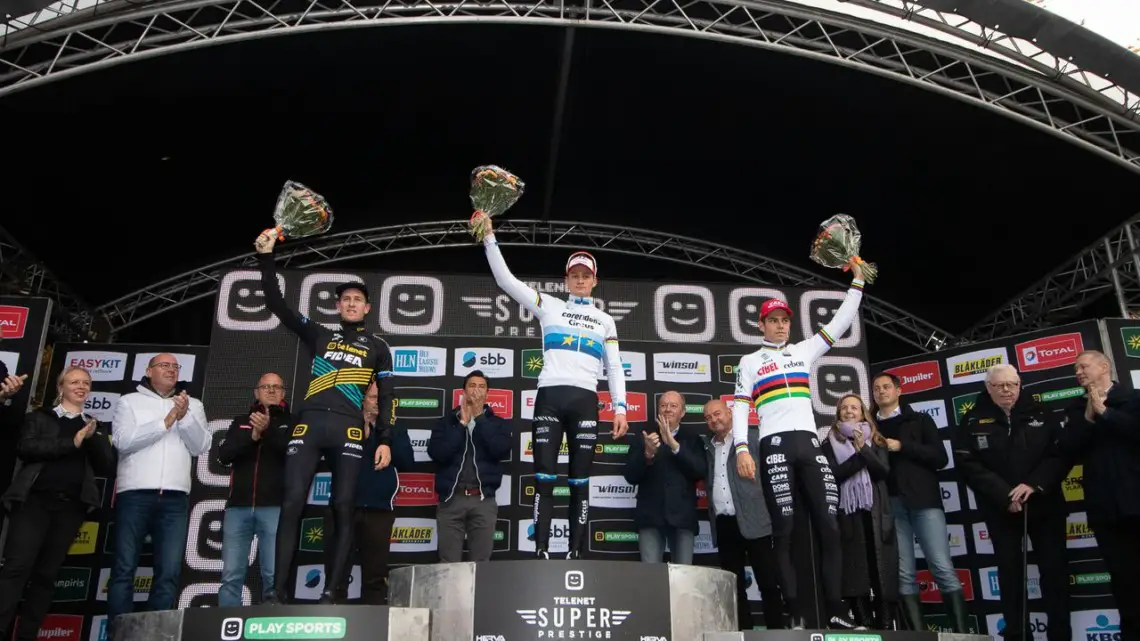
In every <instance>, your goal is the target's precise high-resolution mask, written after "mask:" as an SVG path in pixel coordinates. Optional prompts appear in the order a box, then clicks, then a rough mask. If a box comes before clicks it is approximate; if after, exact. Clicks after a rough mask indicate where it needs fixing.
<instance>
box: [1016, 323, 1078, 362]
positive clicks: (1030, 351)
mask: <svg viewBox="0 0 1140 641" xmlns="http://www.w3.org/2000/svg"><path fill="white" fill-rule="evenodd" d="M1084 349H1085V343H1084V340H1083V339H1082V338H1081V335H1080V333H1077V332H1073V333H1071V334H1057V335H1056V336H1046V337H1044V338H1038V339H1034V340H1031V341H1028V342H1025V343H1018V344H1017V345H1015V346H1014V348H1013V350H1014V352H1016V353H1017V366H1018V369H1020V370H1021V371H1022V372H1035V371H1037V370H1042V369H1053V368H1054V367H1064V366H1066V365H1072V364H1073V363H1075V362H1076V361H1077V354H1080V353H1081V352H1082V351H1084Z"/></svg>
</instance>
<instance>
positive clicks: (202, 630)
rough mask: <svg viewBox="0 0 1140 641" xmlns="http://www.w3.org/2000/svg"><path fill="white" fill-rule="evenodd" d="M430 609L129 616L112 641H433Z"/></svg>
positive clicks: (308, 608)
mask: <svg viewBox="0 0 1140 641" xmlns="http://www.w3.org/2000/svg"><path fill="white" fill-rule="evenodd" d="M430 620H431V613H430V612H429V611H428V610H426V609H416V608H392V607H387V606H377V605H258V606H251V607H245V608H187V609H185V610H164V611H161V612H139V613H137V614H124V615H122V616H121V617H119V619H118V620H117V621H116V623H115V626H114V631H113V633H112V634H113V636H112V639H111V641H158V640H161V641H182V640H185V641H214V640H217V641H246V640H248V641H269V640H274V639H305V640H309V641H326V640H328V641H334V640H335V641H388V640H391V641H428V640H429V639H430V637H431V631H430V630H431V626H430Z"/></svg>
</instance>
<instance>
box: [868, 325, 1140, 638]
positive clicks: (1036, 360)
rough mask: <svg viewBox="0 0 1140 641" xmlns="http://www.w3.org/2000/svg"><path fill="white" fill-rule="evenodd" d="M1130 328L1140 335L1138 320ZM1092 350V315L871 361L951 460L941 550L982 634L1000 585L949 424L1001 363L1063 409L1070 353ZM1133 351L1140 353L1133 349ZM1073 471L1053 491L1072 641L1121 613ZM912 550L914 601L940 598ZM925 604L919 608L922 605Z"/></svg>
mask: <svg viewBox="0 0 1140 641" xmlns="http://www.w3.org/2000/svg"><path fill="white" fill-rule="evenodd" d="M1135 326H1136V331H1137V333H1138V334H1140V322H1138V323H1135ZM1138 346H1140V345H1138ZM1101 347H1102V345H1101V334H1100V330H1099V325H1098V323H1097V321H1085V322H1081V323H1074V324H1072V325H1065V326H1062V327H1054V328H1052V329H1048V330H1041V331H1036V332H1031V333H1027V334H1022V335H1019V336H1013V337H1009V338H1003V339H999V340H994V341H988V342H984V343H978V344H975V345H969V346H966V347H958V348H954V349H947V350H944V351H941V352H938V353H936V354H922V355H919V356H914V357H911V358H905V359H899V360H893V361H887V362H884V363H876V364H875V366H874V371H876V372H878V371H882V370H885V371H888V372H891V373H893V374H895V375H896V376H898V377H899V378H900V379H902V391H903V397H902V401H903V402H904V403H909V404H910V406H911V407H912V408H914V409H915V410H916V411H921V412H925V413H927V414H929V415H930V416H931V417H932V418H933V419H934V422H935V423H936V424H937V425H938V427H939V430H940V431H941V433H942V437H943V443H944V444H945V446H946V450H947V453H948V454H950V457H951V458H950V464H949V465H948V466H947V468H946V469H944V470H942V471H941V472H940V476H941V478H942V483H941V484H942V504H943V508H944V509H945V510H946V522H947V530H948V532H947V534H948V536H949V538H950V553H951V555H952V557H953V559H954V565H955V566H956V568H957V572H958V576H959V578H960V579H961V581H962V584H963V586H964V588H965V590H966V593H965V595H966V599H967V600H968V601H970V609H971V613H972V615H971V622H972V623H976V624H977V625H978V631H979V632H980V633H982V634H990V635H997V634H998V633H1000V632H1001V631H1002V630H1003V629H1004V627H1005V621H1004V620H1003V619H1002V616H1001V606H1000V602H999V599H1000V598H1001V591H1002V588H1003V587H1006V586H1001V585H999V582H998V575H997V567H996V566H997V562H996V560H995V558H994V556H993V554H994V551H993V545H992V544H991V542H990V540H989V535H988V530H987V528H986V523H985V521H983V520H982V516H981V512H979V511H978V510H977V504H976V502H975V498H974V494H973V492H972V491H970V490H969V489H967V488H966V485H965V484H964V483H962V482H961V481H960V480H959V478H958V475H957V473H956V472H955V471H954V469H953V467H954V460H953V454H952V452H950V436H951V431H950V430H953V429H957V426H958V424H959V422H960V421H961V419H962V417H963V416H965V414H966V413H967V412H969V411H970V410H971V409H973V407H974V403H975V400H976V399H977V397H978V395H980V394H985V393H986V390H985V384H984V380H985V375H986V372H987V371H988V369H989V368H990V367H992V366H994V365H997V364H1000V363H1007V364H1010V365H1013V366H1015V367H1017V369H1018V371H1019V372H1020V373H1021V381H1022V389H1021V393H1022V394H1032V395H1033V396H1034V398H1036V399H1038V400H1039V401H1041V402H1042V403H1044V405H1045V406H1046V407H1047V408H1051V409H1053V410H1054V411H1056V412H1062V411H1063V410H1064V408H1065V407H1066V406H1067V405H1068V404H1069V403H1071V402H1072V399H1074V398H1076V397H1079V396H1081V395H1083V394H1084V390H1083V389H1081V388H1080V387H1079V386H1078V385H1077V381H1076V378H1075V377H1074V376H1073V363H1074V362H1075V361H1076V358H1077V354H1078V353H1080V352H1081V350H1084V349H1101ZM1137 355H1138V356H1140V352H1137ZM1137 362H1138V363H1140V360H1138V361H1137ZM1138 368H1140V366H1138ZM1082 477H1083V467H1082V466H1080V465H1078V466H1076V467H1074V468H1073V470H1072V472H1070V473H1069V476H1068V478H1066V479H1065V481H1064V483H1063V488H1062V489H1063V490H1064V493H1065V498H1066V500H1068V501H1069V517H1068V525H1067V527H1068V531H1067V546H1068V549H1069V586H1070V587H1069V589H1070V593H1071V595H1072V597H1073V600H1072V609H1073V610H1074V612H1073V613H1072V621H1071V623H1072V626H1073V635H1074V638H1083V637H1084V636H1088V638H1090V639H1091V638H1093V635H1094V634H1095V635H1097V638H1100V635H1102V634H1104V633H1106V632H1107V633H1110V634H1115V635H1119V630H1120V628H1119V625H1120V617H1119V614H1118V613H1117V611H1116V610H1115V609H1112V608H1113V600H1112V596H1111V592H1110V590H1109V579H1108V573H1107V572H1106V570H1105V567H1104V562H1103V560H1102V559H1101V558H1100V554H1099V553H1098V552H1097V549H1096V537H1095V536H1094V534H1093V532H1092V530H1090V529H1089V526H1088V522H1087V520H1086V518H1085V512H1084V508H1083V505H1084V490H1083V488H1082V486H1081V479H1082ZM1032 550H1033V548H1032V546H1030V553H1029V563H1030V565H1029V609H1030V611H1031V612H1032V615H1031V621H1032V623H1033V636H1034V639H1035V641H1046V631H1047V630H1048V626H1049V625H1050V624H1052V623H1053V622H1051V621H1048V620H1047V617H1046V616H1045V613H1044V612H1042V611H1041V610H1042V607H1041V600H1040V599H1041V592H1040V589H1039V588H1038V578H1039V576H1040V574H1039V572H1038V570H1037V565H1036V559H1035V558H1034V553H1033V551H1032ZM915 555H916V556H917V557H918V565H919V568H920V569H919V572H918V580H919V583H920V587H921V592H920V594H921V598H922V601H923V602H924V603H932V604H937V603H941V602H942V597H941V595H940V594H939V592H938V586H937V585H936V584H935V583H934V581H933V578H932V577H931V575H930V572H929V571H928V570H926V569H925V560H923V557H922V552H921V549H920V548H919V547H918V544H917V542H916V543H915ZM1035 605H1036V607H1034V606H1035ZM934 607H935V608H936V607H937V606H934ZM932 609H933V608H932V607H931V606H927V608H926V611H927V612H930V611H931V610H932ZM926 619H927V625H928V627H929V628H931V629H940V630H944V631H949V627H950V626H949V620H948V619H947V618H946V616H945V614H943V613H938V614H933V613H931V614H927V615H926ZM1105 638H1108V637H1105Z"/></svg>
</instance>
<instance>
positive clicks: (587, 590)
mask: <svg viewBox="0 0 1140 641" xmlns="http://www.w3.org/2000/svg"><path fill="white" fill-rule="evenodd" d="M388 583H389V587H388V590H389V599H390V602H391V603H392V604H393V605H395V606H400V607H408V608H425V609H429V610H431V613H432V626H431V638H432V641H455V639H474V640H475V641H530V640H532V639H533V640H535V641H538V640H540V639H573V640H583V641H585V640H590V639H606V640H610V641H697V640H698V639H700V638H701V636H702V634H704V633H705V632H709V631H725V632H730V631H733V630H736V629H737V624H736V577H735V576H733V575H732V574H731V573H729V572H725V571H723V570H720V569H717V568H709V567H700V566H692V565H672V564H665V563H637V562H632V561H618V562H607V561H554V560H551V561H540V560H534V561H490V562H486V563H441V564H435V565H412V566H407V567H402V568H397V569H396V570H393V571H392V574H391V576H390V577H389V580H388ZM804 641H808V640H807V639H805V640H804Z"/></svg>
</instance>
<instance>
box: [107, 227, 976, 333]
mask: <svg viewBox="0 0 1140 641" xmlns="http://www.w3.org/2000/svg"><path fill="white" fill-rule="evenodd" d="M495 236H496V238H497V239H498V240H499V244H500V245H516V246H530V247H535V246H537V247H567V248H575V249H589V250H593V251H604V252H611V253H618V254H627V255H633V256H643V257H648V258H655V259H658V260H667V261H671V262H675V263H681V264H685V265H693V266H696V267H701V268H704V269H708V270H710V271H714V272H719V273H721V274H730V275H733V276H738V277H740V278H743V279H746V280H750V281H753V282H756V283H761V284H764V285H772V284H775V285H784V286H788V287H834V288H837V289H844V288H846V287H847V285H846V284H843V283H840V282H838V281H834V280H831V279H828V278H823V277H821V276H818V275H816V274H813V273H811V272H809V271H807V270H804V269H800V268H798V267H794V266H792V265H788V264H787V263H783V262H780V261H777V260H772V259H771V258H767V257H764V256H761V255H759V254H753V253H751V252H746V251H742V250H739V249H733V248H731V247H722V246H719V245H715V244H713V243H710V242H706V241H702V240H697V239H693V238H684V237H680V236H677V235H675V234H667V233H663V232H656V231H650V230H647V229H636V228H631V227H622V226H617V225H602V224H594V223H577V222H565V221H553V222H552V221H538V220H503V221H501V222H499V223H498V225H497V226H496V229H495ZM471 246H472V242H471V236H470V234H469V232H468V228H467V221H458V220H453V221H443V222H422V223H412V224H407V225H392V226H388V227H375V228H372V229H365V230H359V231H349V232H341V233H339V234H332V235H329V236H322V237H320V238H318V239H316V240H314V241H311V242H308V243H304V244H298V245H292V246H285V247H282V248H281V250H280V251H279V252H278V253H277V260H278V262H279V263H281V264H282V266H283V267H285V268H289V269H304V268H311V267H319V266H324V265H329V264H332V263H337V262H341V261H346V260H351V259H353V258H362V257H366V256H375V255H378V254H392V253H398V252H406V251H416V250H423V249H436V248H445V247H471ZM256 264H257V262H256V258H255V256H254V254H253V253H252V252H251V253H247V254H241V255H239V256H235V257H233V258H230V259H228V260H223V261H219V262H216V263H211V264H209V265H205V266H203V267H200V268H198V269H195V270H191V271H188V272H184V273H182V274H179V275H178V276H174V277H171V278H167V279H165V280H162V281H159V282H157V283H154V284H152V285H151V286H149V287H146V288H143V289H140V290H138V291H136V292H133V293H130V294H127V295H126V296H123V297H121V298H118V299H116V300H113V301H111V302H109V303H107V304H105V305H102V306H100V307H99V308H98V311H99V312H101V313H102V314H104V315H106V317H107V318H108V319H110V322H111V331H112V333H113V334H114V333H117V332H119V331H120V330H122V329H125V328H127V327H130V326H131V325H134V324H136V323H140V322H142V321H144V320H147V319H149V318H153V317H155V316H158V315H160V314H163V313H166V312H169V311H171V310H174V309H177V308H179V307H181V306H183V305H186V304H188V303H191V302H193V301H196V300H199V299H201V298H205V297H207V296H210V295H213V294H215V293H217V287H218V283H219V281H220V280H221V275H220V272H221V271H222V270H223V269H234V268H256ZM862 311H863V322H865V323H867V324H869V325H872V326H874V327H878V328H879V329H881V330H882V331H884V332H887V333H888V334H890V335H892V336H895V337H897V338H899V339H900V340H903V341H906V342H907V343H909V344H911V345H914V346H915V347H917V348H919V349H921V350H923V351H933V350H937V349H941V348H942V347H943V346H944V345H946V344H947V342H948V341H952V340H954V337H953V336H952V335H951V334H950V333H949V332H947V331H945V330H943V329H941V328H939V327H937V326H936V325H933V324H931V323H927V322H925V321H923V320H921V319H919V318H917V317H915V316H913V315H911V314H908V313H907V312H905V311H903V310H901V309H899V308H898V307H895V306H894V305H891V304H889V303H886V302H883V301H881V300H878V299H876V298H874V297H872V296H866V295H865V296H864V298H863V305H862Z"/></svg>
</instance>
